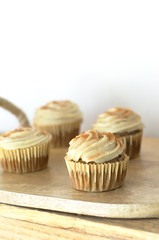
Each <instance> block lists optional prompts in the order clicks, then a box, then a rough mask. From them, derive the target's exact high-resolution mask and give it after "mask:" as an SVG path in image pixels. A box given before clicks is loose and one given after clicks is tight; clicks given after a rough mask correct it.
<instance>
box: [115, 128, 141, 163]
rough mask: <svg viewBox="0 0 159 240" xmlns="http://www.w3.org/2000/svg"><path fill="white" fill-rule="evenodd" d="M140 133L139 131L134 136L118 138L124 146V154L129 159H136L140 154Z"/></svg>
mask: <svg viewBox="0 0 159 240" xmlns="http://www.w3.org/2000/svg"><path fill="white" fill-rule="evenodd" d="M142 133H143V131H142V130H141V131H139V132H138V133H135V134H130V135H126V136H121V137H120V136H119V138H120V139H121V141H122V142H123V144H124V146H125V153H126V154H127V155H128V156H129V158H130V159H132V158H135V157H137V156H138V155H139V153H140V148H141V141H142Z"/></svg>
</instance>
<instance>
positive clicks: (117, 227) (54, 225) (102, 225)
mask: <svg viewBox="0 0 159 240" xmlns="http://www.w3.org/2000/svg"><path fill="white" fill-rule="evenodd" d="M144 142H145V143H146V145H147V146H151V148H152V149H153V146H156V144H159V139H155V138H154V139H153V138H146V139H144ZM158 151H159V150H158ZM158 156H159V154H158ZM156 157H157V155H156ZM132 161H133V160H132ZM0 222H1V224H0V239H25V240H30V239H43V240H45V239H52V236H54V237H56V239H77V240H78V239H92V240H93V239H117V240H118V239H141V240H142V239H159V219H111V218H100V217H92V216H90V217H89V216H82V215H76V214H68V213H60V212H55V211H47V210H40V209H35V208H34V209H33V208H26V207H18V206H13V205H7V204H0Z"/></svg>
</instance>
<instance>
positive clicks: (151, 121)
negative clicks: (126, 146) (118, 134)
mask: <svg viewBox="0 0 159 240" xmlns="http://www.w3.org/2000/svg"><path fill="white" fill-rule="evenodd" d="M158 9H159V2H158V1H153V0H150V1H140V0H137V1H135V0H134V1H128V0H126V1H122V0H120V1H119V0H117V1H106V0H104V1H99V0H96V1H93V0H91V1H87V0H84V1H82V0H80V1H75V0H73V1H69V0H67V1H66V0H64V1H61V0H57V1H45V0H44V1H40V0H38V1H34V0H31V1H29V0H27V1H16V0H14V1H7V0H5V1H1V2H0V96H2V97H5V98H7V99H8V100H10V101H12V102H13V103H15V104H16V105H18V106H19V107H21V108H22V109H23V110H24V111H25V112H26V114H27V115H28V117H29V119H30V120H31V121H32V118H33V115H34V112H35V109H36V108H37V107H39V106H41V105H43V104H45V103H46V102H48V101H51V100H61V99H69V100H72V101H74V102H76V103H78V104H79V106H80V108H81V110H82V111H83V114H84V122H83V125H82V130H84V129H88V128H91V124H92V123H93V122H94V121H95V120H96V117H97V114H99V113H102V112H104V111H106V110H107V109H108V108H110V107H113V106H123V107H130V108H132V109H133V110H134V111H136V112H137V113H139V114H140V115H141V116H142V119H143V122H144V123H145V136H156V137H159V31H158V24H159V14H158ZM17 126H18V123H17V120H16V119H15V118H14V117H13V116H12V115H11V114H9V113H7V112H5V111H4V110H2V109H0V131H5V130H8V129H14V128H15V127H17Z"/></svg>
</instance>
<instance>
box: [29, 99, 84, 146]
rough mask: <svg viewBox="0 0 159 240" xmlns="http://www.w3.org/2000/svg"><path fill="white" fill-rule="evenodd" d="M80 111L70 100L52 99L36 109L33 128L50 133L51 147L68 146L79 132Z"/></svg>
mask: <svg viewBox="0 0 159 240" xmlns="http://www.w3.org/2000/svg"><path fill="white" fill-rule="evenodd" d="M81 122H82V113H81V111H80V110H79V108H78V105H77V104H75V103H73V102H71V101H53V102H50V103H48V104H46V105H45V106H43V107H40V108H39V109H37V111H36V113H35V117H34V121H33V125H34V127H35V129H38V130H42V131H43V130H45V131H47V132H49V133H50V134H51V135H52V146H53V147H68V145H69V142H70V140H71V139H72V138H74V137H75V136H77V135H78V134H79V129H80V125H81Z"/></svg>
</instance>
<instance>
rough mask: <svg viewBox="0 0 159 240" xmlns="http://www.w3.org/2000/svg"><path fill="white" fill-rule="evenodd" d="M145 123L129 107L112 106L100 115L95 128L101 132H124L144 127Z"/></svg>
mask: <svg viewBox="0 0 159 240" xmlns="http://www.w3.org/2000/svg"><path fill="white" fill-rule="evenodd" d="M143 127H144V125H143V123H142V122H141V118H140V116H139V115H138V114H136V113H135V112H133V111H132V110H130V109H127V108H117V107H114V108H111V109H109V110H108V111H107V112H105V113H102V114H100V115H98V119H97V121H96V123H94V124H93V128H94V129H95V130H97V131H99V132H112V133H124V132H133V131H135V130H141V129H143Z"/></svg>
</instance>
